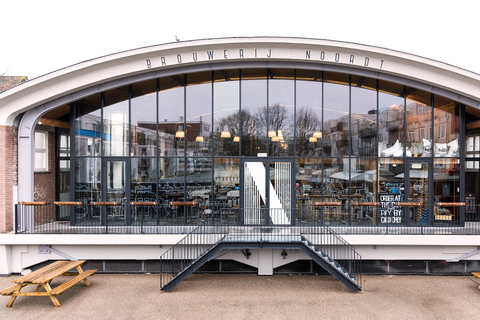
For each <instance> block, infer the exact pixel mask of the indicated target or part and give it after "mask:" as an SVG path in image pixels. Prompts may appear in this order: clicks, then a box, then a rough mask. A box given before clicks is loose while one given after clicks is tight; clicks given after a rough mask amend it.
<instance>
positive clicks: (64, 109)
mask: <svg viewBox="0 0 480 320" xmlns="http://www.w3.org/2000/svg"><path fill="white" fill-rule="evenodd" d="M69 114H70V105H68V104H67V105H64V106H61V107H59V108H56V109H53V110H51V111H49V112H47V113H46V114H44V115H43V116H42V118H47V119H62V118H64V117H65V116H67V115H69ZM62 120H69V119H68V118H67V119H62Z"/></svg>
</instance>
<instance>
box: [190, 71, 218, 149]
mask: <svg viewBox="0 0 480 320" xmlns="http://www.w3.org/2000/svg"><path fill="white" fill-rule="evenodd" d="M187 83H189V85H188V86H187V88H186V96H187V100H186V110H187V117H186V121H185V125H186V128H185V129H186V130H185V139H186V142H187V155H188V156H194V157H202V156H211V155H212V73H211V72H205V73H195V74H190V75H188V76H187ZM190 83H191V84H190Z"/></svg>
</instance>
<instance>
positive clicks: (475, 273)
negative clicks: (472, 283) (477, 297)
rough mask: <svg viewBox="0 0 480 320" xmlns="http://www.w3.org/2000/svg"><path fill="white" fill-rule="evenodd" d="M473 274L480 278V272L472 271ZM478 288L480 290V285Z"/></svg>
mask: <svg viewBox="0 0 480 320" xmlns="http://www.w3.org/2000/svg"><path fill="white" fill-rule="evenodd" d="M472 276H474V277H475V278H477V279H480V272H472ZM478 290H480V286H478Z"/></svg>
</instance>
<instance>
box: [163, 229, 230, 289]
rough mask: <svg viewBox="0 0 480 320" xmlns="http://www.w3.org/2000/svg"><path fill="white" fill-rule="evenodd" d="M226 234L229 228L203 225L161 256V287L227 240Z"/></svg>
mask: <svg viewBox="0 0 480 320" xmlns="http://www.w3.org/2000/svg"><path fill="white" fill-rule="evenodd" d="M226 233H228V228H227V227H222V226H220V227H213V228H212V227H211V226H206V224H205V223H202V224H201V225H200V226H198V227H196V228H195V229H194V230H192V231H191V232H190V233H189V234H187V235H186V236H185V237H184V238H183V239H182V240H180V241H179V242H178V243H177V244H176V245H174V246H172V247H171V248H169V249H168V250H167V251H166V252H164V253H163V254H162V255H161V256H160V270H159V271H160V287H161V288H163V287H164V286H165V285H166V284H167V283H168V282H170V281H171V280H172V279H173V278H174V277H176V276H177V275H178V274H179V273H180V272H182V271H183V270H184V269H185V268H186V267H188V266H189V265H190V264H191V263H192V262H193V261H195V260H196V259H198V258H199V257H200V256H201V255H203V254H205V253H206V252H208V251H209V250H210V249H211V247H212V246H213V245H215V244H217V243H218V242H220V241H221V240H222V239H223V238H225V236H226Z"/></svg>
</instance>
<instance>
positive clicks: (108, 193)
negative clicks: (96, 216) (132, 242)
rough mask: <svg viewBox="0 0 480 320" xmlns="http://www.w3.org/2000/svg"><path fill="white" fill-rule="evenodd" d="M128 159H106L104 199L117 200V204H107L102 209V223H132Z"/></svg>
mask: <svg viewBox="0 0 480 320" xmlns="http://www.w3.org/2000/svg"><path fill="white" fill-rule="evenodd" d="M127 169H128V168H127V161H126V159H118V158H113V159H104V161H103V174H104V176H103V179H102V180H103V181H105V182H104V183H102V187H103V188H102V199H104V201H108V202H117V203H118V205H116V206H107V207H105V210H102V224H105V222H106V220H108V224H109V225H111V224H120V225H123V224H130V216H129V214H128V212H129V205H128V203H129V199H130V188H129V186H130V185H129V183H130V179H129V178H128V176H127V175H129V173H130V171H129V170H127Z"/></svg>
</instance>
